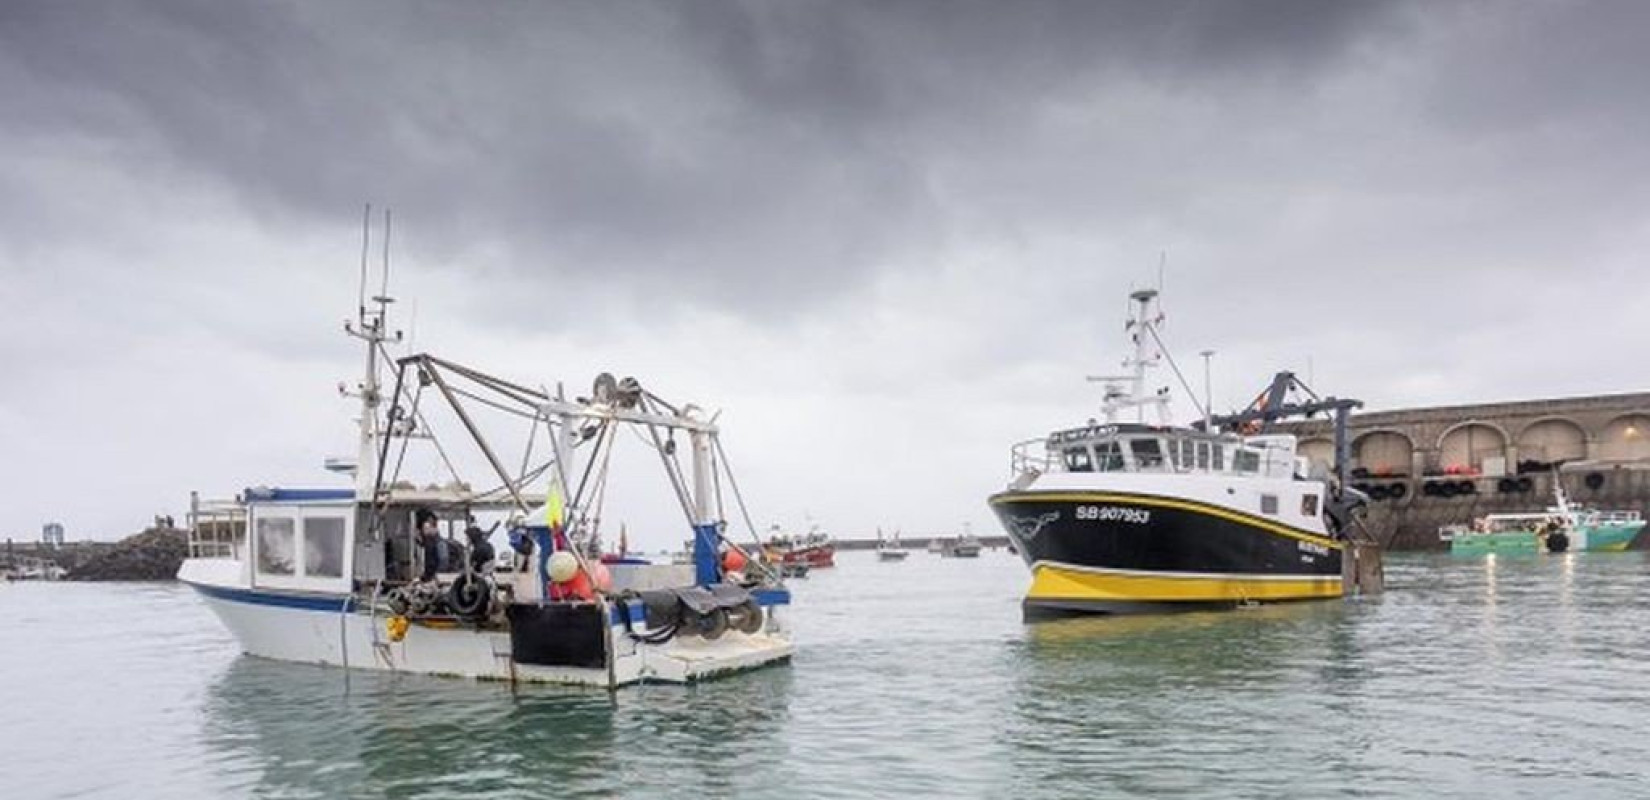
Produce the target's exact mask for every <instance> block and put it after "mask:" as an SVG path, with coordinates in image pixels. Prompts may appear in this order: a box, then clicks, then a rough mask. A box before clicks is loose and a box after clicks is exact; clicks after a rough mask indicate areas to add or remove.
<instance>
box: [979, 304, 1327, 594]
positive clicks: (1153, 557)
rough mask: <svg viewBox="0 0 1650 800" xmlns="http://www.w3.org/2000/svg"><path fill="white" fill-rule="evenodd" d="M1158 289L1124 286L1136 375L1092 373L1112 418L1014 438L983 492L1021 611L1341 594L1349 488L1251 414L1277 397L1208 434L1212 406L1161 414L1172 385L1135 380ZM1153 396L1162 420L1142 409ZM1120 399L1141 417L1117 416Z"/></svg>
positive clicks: (1148, 356)
mask: <svg viewBox="0 0 1650 800" xmlns="http://www.w3.org/2000/svg"><path fill="white" fill-rule="evenodd" d="M1156 295H1157V293H1156V292H1155V291H1151V290H1143V291H1138V292H1135V293H1134V294H1133V295H1132V297H1133V299H1134V300H1135V301H1136V303H1137V314H1136V316H1135V318H1134V319H1131V320H1130V321H1129V324H1128V330H1129V331H1130V332H1131V333H1132V336H1133V340H1134V345H1135V352H1134V356H1133V357H1132V358H1131V359H1130V360H1129V361H1126V362H1124V365H1125V366H1126V367H1130V366H1132V367H1133V374H1132V375H1129V376H1125V377H1119V378H1102V379H1101V380H1105V381H1108V382H1109V385H1108V386H1107V391H1106V395H1105V402H1104V406H1103V410H1104V411H1105V414H1106V417H1107V422H1106V423H1104V424H1102V423H1097V422H1094V421H1090V422H1089V423H1088V424H1087V425H1085V426H1083V427H1079V428H1073V429H1068V430H1060V431H1056V432H1054V433H1052V434H1050V435H1049V436H1047V437H1045V438H1042V439H1037V440H1033V441H1030V442H1025V443H1022V444H1020V445H1018V446H1016V447H1015V448H1014V454H1013V459H1012V469H1013V474H1014V477H1013V480H1012V482H1011V483H1010V484H1009V486H1008V488H1007V490H1005V491H1002V492H999V493H997V494H995V495H993V496H992V497H991V499H990V503H991V507H992V509H993V510H994V511H995V512H996V514H997V517H998V518H999V519H1000V520H1001V522H1002V524H1003V527H1004V528H1005V529H1006V531H1007V532H1008V535H1009V537H1010V538H1011V539H1012V541H1013V543H1014V548H1015V549H1016V550H1017V551H1018V552H1019V553H1020V556H1021V558H1023V559H1025V562H1026V565H1027V566H1028V567H1030V569H1031V574H1032V581H1031V588H1030V590H1029V591H1028V592H1027V594H1026V598H1025V609H1026V615H1027V616H1028V617H1037V616H1047V615H1059V614H1065V613H1083V612H1100V613H1128V612H1156V611H1179V610H1192V609H1206V608H1220V607H1227V608H1229V607H1233V606H1237V605H1243V604H1248V603H1266V602H1279V601H1291V600H1312V599H1320V598H1334V597H1340V596H1341V595H1342V593H1343V589H1342V556H1343V552H1344V550H1345V548H1346V542H1345V536H1344V535H1343V534H1344V528H1345V525H1346V522H1347V521H1348V517H1349V514H1350V509H1351V507H1352V506H1354V505H1355V504H1356V503H1357V501H1358V498H1357V497H1356V496H1355V495H1353V493H1350V492H1349V493H1347V495H1342V494H1341V493H1339V492H1337V491H1335V490H1334V489H1333V486H1334V484H1333V483H1332V482H1331V481H1329V480H1327V479H1310V478H1308V477H1307V472H1308V464H1307V461H1306V460H1305V459H1303V458H1300V457H1299V456H1298V455H1297V453H1296V449H1295V439H1294V437H1293V436H1290V435H1287V434H1273V433H1264V432H1262V429H1261V428H1259V427H1258V426H1256V425H1255V424H1254V422H1253V420H1255V419H1269V418H1270V417H1267V416H1266V415H1265V414H1264V413H1261V412H1258V411H1256V408H1262V409H1264V407H1265V406H1266V404H1267V403H1268V402H1271V403H1272V404H1273V408H1274V409H1276V408H1277V407H1278V403H1277V402H1276V398H1273V397H1271V396H1269V395H1267V394H1263V395H1262V398H1260V399H1258V400H1257V404H1256V407H1252V409H1251V413H1250V414H1249V415H1248V416H1247V417H1244V415H1239V417H1240V418H1228V419H1237V422H1238V423H1239V424H1240V427H1239V432H1216V431H1215V430H1214V428H1215V426H1214V425H1211V424H1210V419H1209V417H1208V416H1207V414H1205V419H1204V422H1203V424H1202V425H1201V426H1198V427H1177V426H1174V425H1171V424H1169V423H1168V410H1169V409H1168V404H1169V394H1168V392H1167V391H1166V390H1160V391H1154V392H1150V393H1147V392H1146V391H1144V388H1145V369H1146V368H1147V367H1150V366H1153V365H1155V364H1156V363H1157V362H1158V361H1159V360H1160V359H1162V358H1165V357H1166V356H1165V354H1164V353H1163V352H1162V351H1161V341H1160V339H1159V336H1158V333H1157V327H1156V326H1157V325H1158V324H1159V323H1160V322H1161V320H1162V317H1161V314H1159V313H1158V312H1156V310H1155V309H1154V308H1153V301H1154V300H1155V298H1156ZM1285 376H1287V373H1284V374H1283V375H1280V376H1279V378H1280V380H1281V379H1284V378H1285ZM1290 380H1292V376H1290ZM1131 384H1132V385H1131ZM1296 385H1298V383H1297V384H1296ZM1274 394H1276V392H1274ZM1319 405H1323V406H1324V407H1325V408H1327V409H1334V410H1337V411H1340V410H1342V409H1344V408H1349V407H1351V406H1354V405H1356V402H1355V401H1335V400H1330V401H1328V403H1320V404H1319ZM1149 406H1155V407H1156V410H1157V416H1158V418H1159V422H1158V424H1147V423H1146V422H1145V421H1144V417H1145V411H1146V409H1147V407H1149ZM1129 410H1135V411H1136V412H1137V420H1136V421H1134V422H1118V421H1117V417H1118V416H1119V415H1120V414H1122V413H1123V412H1126V411H1129ZM1241 426H1247V427H1241ZM1341 460H1342V461H1344V459H1341ZM1348 495H1352V496H1348Z"/></svg>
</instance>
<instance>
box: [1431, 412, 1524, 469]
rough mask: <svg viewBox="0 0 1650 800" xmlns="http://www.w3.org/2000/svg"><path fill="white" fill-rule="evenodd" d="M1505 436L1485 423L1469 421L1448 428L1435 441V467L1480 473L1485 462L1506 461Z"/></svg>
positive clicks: (1502, 431)
mask: <svg viewBox="0 0 1650 800" xmlns="http://www.w3.org/2000/svg"><path fill="white" fill-rule="evenodd" d="M1506 455H1507V432H1506V431H1505V430H1502V428H1501V426H1499V425H1495V424H1493V423H1489V422H1479V421H1477V420H1470V421H1467V422H1460V423H1457V424H1455V425H1451V426H1450V427H1449V428H1448V429H1447V430H1445V431H1444V435H1442V436H1440V437H1438V466H1439V467H1441V468H1443V469H1444V470H1446V471H1447V470H1449V469H1451V468H1452V467H1453V468H1462V467H1465V468H1468V469H1474V470H1482V469H1483V468H1484V459H1486V458H1496V457H1500V458H1503V459H1504V458H1506Z"/></svg>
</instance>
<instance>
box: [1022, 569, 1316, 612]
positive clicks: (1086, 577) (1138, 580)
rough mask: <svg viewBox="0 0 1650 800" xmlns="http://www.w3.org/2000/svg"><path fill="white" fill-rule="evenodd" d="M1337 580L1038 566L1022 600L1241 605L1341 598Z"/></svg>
mask: <svg viewBox="0 0 1650 800" xmlns="http://www.w3.org/2000/svg"><path fill="white" fill-rule="evenodd" d="M1341 595H1342V591H1341V579H1340V577H1339V576H1326V577H1322V578H1299V579H1290V580H1260V579H1246V578H1238V577H1225V576H1221V577H1197V576H1183V575H1130V574H1123V573H1108V572H1089V571H1087V570H1075V569H1065V568H1062V567H1056V566H1051V565H1048V564H1042V565H1039V566H1038V567H1037V569H1036V572H1035V573H1034V574H1033V575H1032V579H1031V590H1030V591H1028V592H1026V599H1027V600H1106V601H1112V602H1141V603H1152V602H1176V601H1179V602H1226V601H1230V602H1242V601H1245V600H1307V599H1313V598H1319V597H1324V598H1328V597H1340V596H1341Z"/></svg>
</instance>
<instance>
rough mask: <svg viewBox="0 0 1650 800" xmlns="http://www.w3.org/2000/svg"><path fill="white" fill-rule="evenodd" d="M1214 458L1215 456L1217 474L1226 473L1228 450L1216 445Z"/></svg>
mask: <svg viewBox="0 0 1650 800" xmlns="http://www.w3.org/2000/svg"><path fill="white" fill-rule="evenodd" d="M1214 456H1215V463H1214V470H1215V472H1225V471H1226V448H1225V447H1223V446H1221V445H1218V444H1217V445H1215V446H1214Z"/></svg>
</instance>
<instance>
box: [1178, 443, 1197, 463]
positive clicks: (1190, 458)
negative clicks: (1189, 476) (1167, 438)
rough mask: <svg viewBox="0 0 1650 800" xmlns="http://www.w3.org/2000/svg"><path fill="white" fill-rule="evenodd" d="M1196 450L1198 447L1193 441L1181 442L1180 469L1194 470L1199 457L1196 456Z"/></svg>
mask: <svg viewBox="0 0 1650 800" xmlns="http://www.w3.org/2000/svg"><path fill="white" fill-rule="evenodd" d="M1196 450H1197V445H1196V444H1195V443H1193V442H1192V440H1191V439H1181V440H1180V468H1181V469H1183V470H1190V469H1192V467H1193V465H1194V464H1195V463H1196V461H1197V456H1196V455H1195V453H1196Z"/></svg>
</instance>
